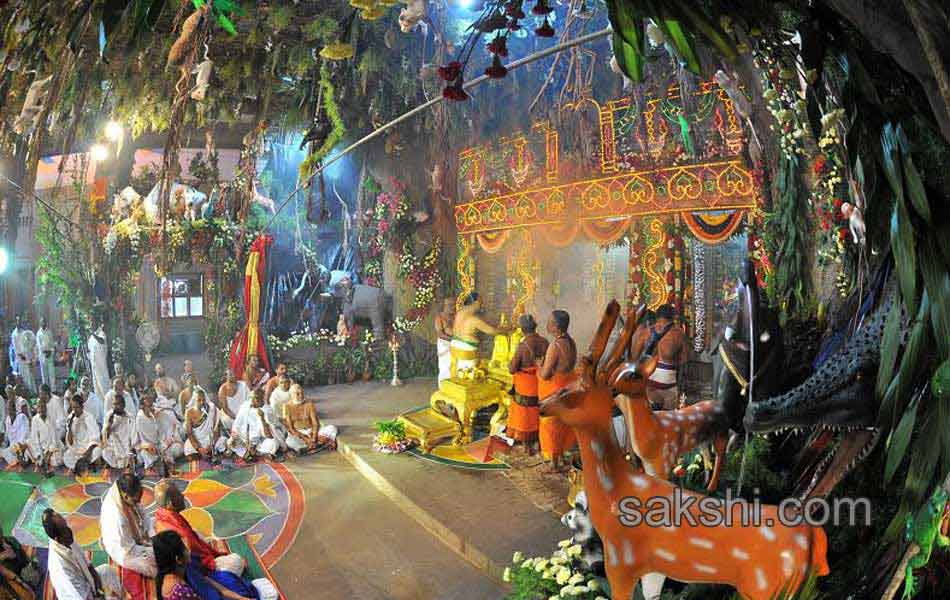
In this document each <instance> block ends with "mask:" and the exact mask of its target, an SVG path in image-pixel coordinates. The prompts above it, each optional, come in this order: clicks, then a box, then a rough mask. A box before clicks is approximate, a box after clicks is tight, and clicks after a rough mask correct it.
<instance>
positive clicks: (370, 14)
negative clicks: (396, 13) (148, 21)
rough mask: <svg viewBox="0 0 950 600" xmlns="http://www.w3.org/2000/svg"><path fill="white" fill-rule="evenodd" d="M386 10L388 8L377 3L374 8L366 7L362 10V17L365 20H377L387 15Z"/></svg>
mask: <svg viewBox="0 0 950 600" xmlns="http://www.w3.org/2000/svg"><path fill="white" fill-rule="evenodd" d="M386 12H387V9H385V8H383V7H382V6H379V5H377V6H374V7H372V8H364V9H363V10H361V11H360V17H362V18H363V20H364V21H376V20H377V19H379V18H381V17H383V16H385V15H386Z"/></svg>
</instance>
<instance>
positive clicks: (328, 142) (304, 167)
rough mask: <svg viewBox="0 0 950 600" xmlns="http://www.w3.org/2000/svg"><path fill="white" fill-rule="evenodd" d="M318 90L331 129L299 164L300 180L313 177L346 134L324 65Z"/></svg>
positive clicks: (331, 83) (328, 74)
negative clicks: (317, 146)
mask: <svg viewBox="0 0 950 600" xmlns="http://www.w3.org/2000/svg"><path fill="white" fill-rule="evenodd" d="M320 89H321V91H322V96H323V110H324V112H325V113H326V116H327V118H328V119H329V120H330V124H331V125H332V129H331V130H330V134H329V135H328V136H327V138H326V139H325V140H324V141H323V144H322V145H321V146H320V147H319V148H317V149H316V150H314V151H313V152H311V153H310V154H309V155H308V156H307V158H305V159H304V161H303V162H302V163H301V164H300V177H301V178H308V177H310V176H311V175H313V173H314V171H316V169H317V166H318V165H319V164H320V162H321V161H323V159H324V158H326V156H327V155H328V154H329V153H330V151H331V150H333V147H334V146H336V145H337V144H338V143H339V141H340V140H342V139H343V134H345V133H346V126H345V125H344V124H343V119H342V118H340V109H339V107H338V106H337V104H336V99H335V98H334V95H335V94H336V89H335V87H334V85H333V82H332V81H330V70H329V69H328V68H327V66H326V65H325V64H324V65H320Z"/></svg>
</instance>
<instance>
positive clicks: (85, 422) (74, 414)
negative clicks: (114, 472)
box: [63, 394, 102, 472]
mask: <svg viewBox="0 0 950 600" xmlns="http://www.w3.org/2000/svg"><path fill="white" fill-rule="evenodd" d="M100 437H101V436H100V434H99V424H98V423H96V419H95V417H93V416H92V414H90V413H89V412H88V411H86V410H85V409H84V408H83V397H82V395H81V394H76V395H75V396H73V398H72V400H70V401H69V415H68V416H67V417H66V449H65V450H64V451H63V464H64V465H66V468H67V469H69V471H70V472H75V471H81V470H82V469H83V468H86V467H91V466H95V465H96V464H97V463H98V462H99V460H100V459H101V458H102V449H101V448H100V447H99V442H100V441H101V439H100Z"/></svg>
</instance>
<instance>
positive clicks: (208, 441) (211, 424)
mask: <svg viewBox="0 0 950 600" xmlns="http://www.w3.org/2000/svg"><path fill="white" fill-rule="evenodd" d="M206 406H207V411H208V412H207V414H205V416H204V418H203V419H202V420H201V424H200V425H198V426H192V429H191V433H192V435H194V437H195V440H196V441H197V442H198V446H200V447H201V448H214V451H215V452H217V453H219V454H220V453H223V452H225V451H226V450H227V448H228V445H227V439H226V438H225V437H224V436H223V435H218V436H217V438H216V439H212V438H213V437H214V434H215V430H217V428H218V409H217V407H216V406H214V405H213V404H208V405H206ZM186 418H187V415H186ZM184 450H185V456H195V455H196V454H198V448H196V447H195V445H194V444H193V443H192V442H191V439H190V438H188V437H186V439H185V448H184Z"/></svg>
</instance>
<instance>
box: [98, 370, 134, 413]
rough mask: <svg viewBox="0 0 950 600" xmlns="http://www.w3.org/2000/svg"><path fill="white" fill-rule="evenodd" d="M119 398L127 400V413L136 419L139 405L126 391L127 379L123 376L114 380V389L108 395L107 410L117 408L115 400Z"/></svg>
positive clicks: (118, 376)
mask: <svg viewBox="0 0 950 600" xmlns="http://www.w3.org/2000/svg"><path fill="white" fill-rule="evenodd" d="M117 397H122V398H124V399H125V412H126V414H127V415H129V416H131V417H132V418H133V419H134V418H135V415H137V414H138V412H139V405H138V403H137V402H136V401H135V399H134V398H133V397H132V394H130V393H129V392H128V390H126V389H125V377H122V376H121V375H117V376H116V377H113V378H112V389H111V390H109V391H108V392H107V393H106V398H105V406H106V407H107V408H108V407H113V406H115V399H116V398H117Z"/></svg>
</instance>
